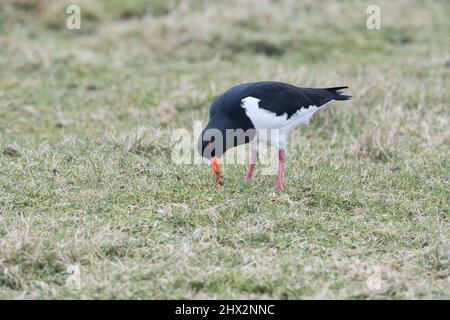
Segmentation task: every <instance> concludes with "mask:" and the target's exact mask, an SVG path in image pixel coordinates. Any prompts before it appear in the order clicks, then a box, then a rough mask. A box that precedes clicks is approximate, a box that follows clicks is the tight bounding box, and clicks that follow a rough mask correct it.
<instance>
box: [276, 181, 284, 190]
mask: <svg viewBox="0 0 450 320" xmlns="http://www.w3.org/2000/svg"><path fill="white" fill-rule="evenodd" d="M277 190H278V191H283V190H284V186H283V182H281V181H277Z"/></svg>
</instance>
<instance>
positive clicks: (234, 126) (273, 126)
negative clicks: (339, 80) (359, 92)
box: [198, 81, 351, 190]
mask: <svg viewBox="0 0 450 320" xmlns="http://www.w3.org/2000/svg"><path fill="white" fill-rule="evenodd" d="M346 88H348V87H346V86H344V87H333V88H300V87H296V86H294V85H291V84H288V83H283V82H275V81H264V82H253V83H245V84H240V85H237V86H235V87H233V88H231V89H228V90H227V91H225V92H224V93H222V94H221V95H220V96H219V97H217V98H216V99H215V101H214V102H213V103H212V105H211V109H210V120H209V123H208V124H207V126H206V127H205V128H204V130H203V131H202V134H201V135H200V137H199V142H198V151H199V152H200V154H201V155H202V156H203V157H205V158H207V159H209V160H210V163H211V166H212V169H213V172H214V174H215V177H216V184H217V185H218V186H223V178H222V175H221V173H220V163H219V159H220V157H221V156H222V155H223V154H224V153H225V152H226V151H227V150H228V149H230V148H233V147H236V146H238V145H240V144H244V143H249V142H250V141H252V140H253V139H254V138H255V136H258V134H259V132H261V131H262V130H264V129H266V130H276V131H277V133H278V134H277V135H276V138H275V141H273V140H270V141H269V142H270V143H271V144H275V145H276V146H277V147H278V149H279V152H278V159H279V163H278V173H277V185H276V186H277V189H278V190H283V177H284V167H285V159H286V146H287V138H288V135H289V132H290V131H291V130H292V129H294V128H296V127H297V126H299V125H301V124H305V123H307V122H308V121H309V119H310V118H311V117H312V115H313V114H314V113H315V112H316V111H317V110H319V109H321V107H323V106H324V105H325V104H327V103H328V102H330V101H333V100H350V99H351V96H348V95H344V94H342V91H341V90H343V89H346ZM230 131H231V132H232V135H231V137H232V138H230V135H229V132H230ZM271 137H272V135H271ZM271 139H273V138H271ZM257 159H258V150H255V149H254V150H252V152H251V155H250V167H249V169H248V172H247V175H246V177H245V180H246V181H250V180H251V178H252V175H253V170H254V169H255V164H256V161H257Z"/></svg>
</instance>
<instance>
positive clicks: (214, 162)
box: [209, 157, 223, 187]
mask: <svg viewBox="0 0 450 320" xmlns="http://www.w3.org/2000/svg"><path fill="white" fill-rule="evenodd" d="M209 161H210V162H211V168H212V170H213V172H214V174H215V176H216V186H217V187H223V177H222V175H221V174H220V162H219V158H218V157H212V158H211V159H210V160H209Z"/></svg>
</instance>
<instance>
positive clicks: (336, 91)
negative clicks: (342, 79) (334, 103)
mask: <svg viewBox="0 0 450 320" xmlns="http://www.w3.org/2000/svg"><path fill="white" fill-rule="evenodd" d="M347 88H348V87H333V88H326V90H328V91H329V92H330V93H331V94H332V95H333V100H350V99H351V98H352V96H348V95H345V94H342V90H343V89H347Z"/></svg>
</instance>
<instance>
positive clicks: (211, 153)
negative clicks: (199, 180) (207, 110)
mask: <svg viewBox="0 0 450 320" xmlns="http://www.w3.org/2000/svg"><path fill="white" fill-rule="evenodd" d="M226 126H227V124H226V123H225V121H224V120H223V119H216V118H212V119H211V120H210V121H209V123H208V125H207V126H206V127H205V129H203V131H202V133H201V135H200V137H199V139H198V144H197V149H198V152H199V153H200V154H201V156H202V157H204V158H206V159H208V160H209V161H210V163H211V167H212V170H213V172H214V174H215V176H216V185H217V186H223V177H222V175H221V173H220V158H221V157H222V156H223V154H224V153H225V152H226V151H227V149H229V148H230V147H232V146H228V147H227V139H226V130H227V128H226Z"/></svg>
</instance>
